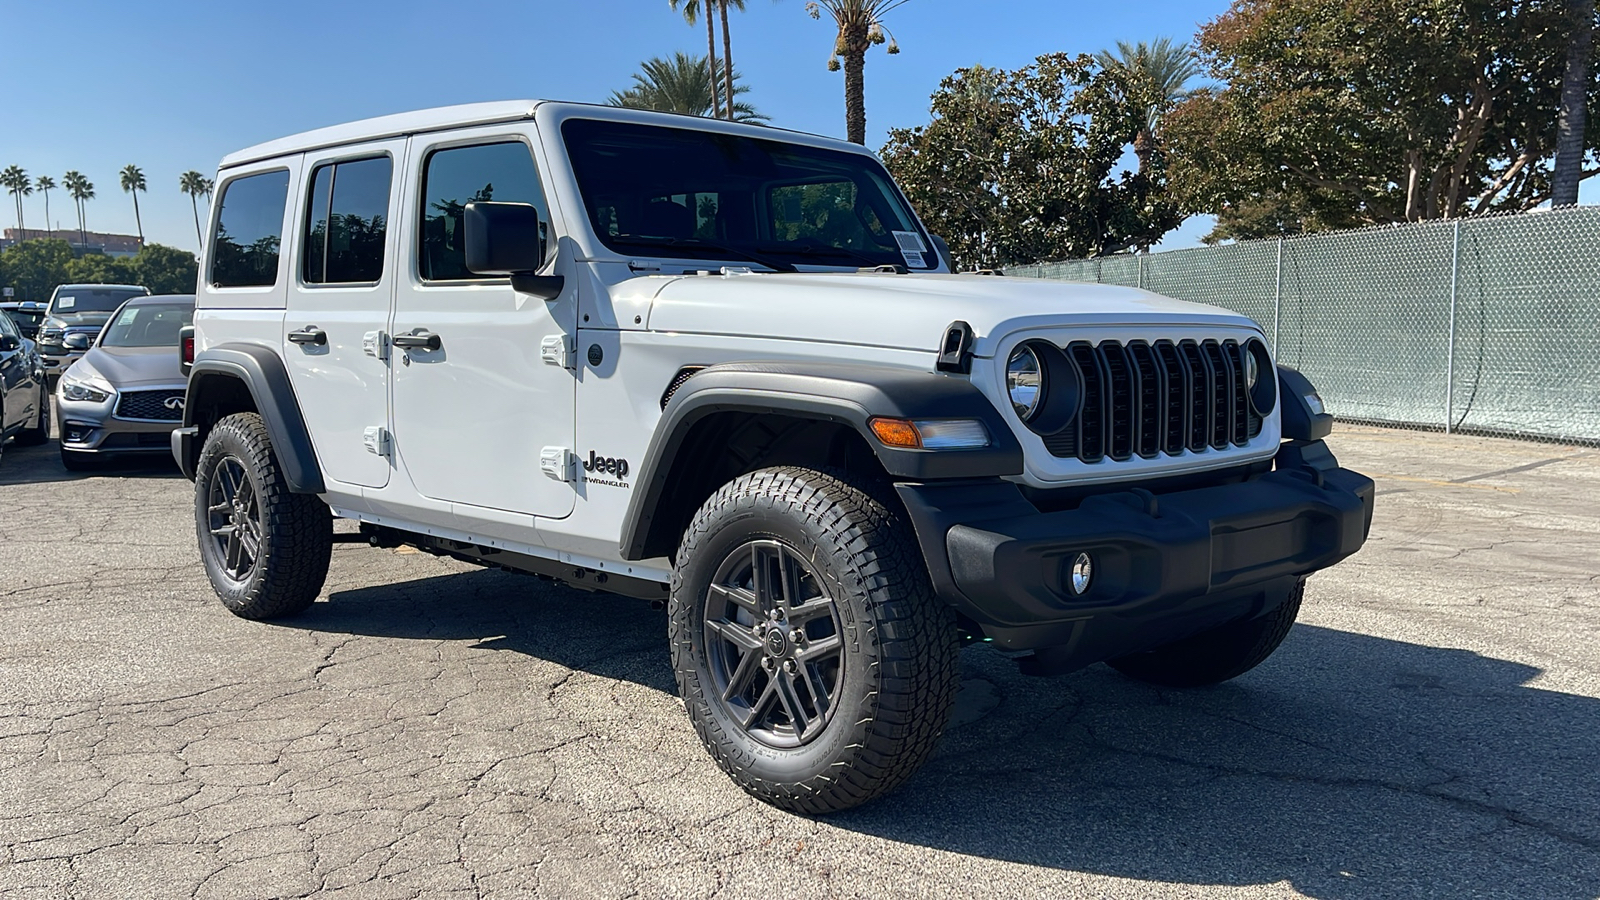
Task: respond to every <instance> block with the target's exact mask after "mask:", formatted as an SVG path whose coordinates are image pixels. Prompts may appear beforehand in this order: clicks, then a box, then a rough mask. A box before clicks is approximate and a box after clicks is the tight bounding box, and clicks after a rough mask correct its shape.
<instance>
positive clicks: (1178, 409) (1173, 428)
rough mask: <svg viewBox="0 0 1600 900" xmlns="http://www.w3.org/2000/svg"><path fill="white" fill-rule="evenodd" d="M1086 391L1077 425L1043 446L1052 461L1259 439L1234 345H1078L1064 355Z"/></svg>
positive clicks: (1147, 454) (1195, 449) (1117, 457)
mask: <svg viewBox="0 0 1600 900" xmlns="http://www.w3.org/2000/svg"><path fill="white" fill-rule="evenodd" d="M1065 350H1066V356H1067V360H1068V361H1069V362H1070V363H1071V365H1072V367H1073V368H1075V369H1076V370H1077V373H1078V377H1079V380H1080V385H1081V386H1082V388H1083V405H1082V408H1081V410H1080V411H1079V413H1078V415H1077V417H1076V418H1075V419H1073V421H1072V422H1071V423H1070V424H1068V425H1067V427H1065V428H1063V429H1062V430H1061V431H1060V432H1058V433H1057V434H1053V435H1047V436H1045V438H1044V443H1045V447H1046V449H1048V450H1049V451H1050V453H1051V454H1052V455H1054V456H1057V457H1061V458H1065V459H1070V458H1074V457H1075V458H1077V459H1079V460H1081V461H1083V462H1085V463H1091V464H1092V463H1099V462H1103V461H1105V460H1106V459H1108V458H1109V459H1111V460H1113V461H1116V462H1123V461H1126V460H1129V459H1132V458H1133V457H1134V456H1135V455H1137V456H1141V457H1144V458H1146V459H1153V458H1155V457H1157V456H1160V455H1161V454H1166V455H1168V456H1177V455H1181V454H1182V453H1184V452H1185V451H1188V452H1191V453H1203V452H1206V451H1208V450H1225V449H1227V448H1228V447H1229V446H1232V445H1243V444H1245V443H1248V442H1249V440H1250V439H1251V438H1254V437H1255V436H1256V435H1258V434H1260V433H1261V425H1262V422H1261V417H1260V416H1258V415H1256V413H1255V411H1254V410H1253V409H1251V407H1250V401H1249V395H1248V392H1247V391H1246V389H1245V369H1244V367H1245V359H1244V352H1245V351H1244V350H1243V348H1242V347H1241V346H1240V345H1239V343H1238V342H1237V341H1220V342H1219V341H1215V340H1205V341H1195V340H1182V341H1169V340H1162V341H1156V342H1155V343H1154V344H1153V345H1152V344H1149V343H1146V342H1144V341H1133V342H1130V343H1128V344H1123V343H1121V342H1119V341H1102V342H1100V343H1099V344H1091V343H1089V342H1088V341H1074V342H1073V343H1071V344H1068V345H1067V347H1066V348H1065Z"/></svg>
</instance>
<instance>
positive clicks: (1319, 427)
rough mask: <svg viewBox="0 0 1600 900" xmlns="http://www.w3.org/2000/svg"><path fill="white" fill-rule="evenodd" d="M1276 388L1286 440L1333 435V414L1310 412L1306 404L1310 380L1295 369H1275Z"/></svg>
mask: <svg viewBox="0 0 1600 900" xmlns="http://www.w3.org/2000/svg"><path fill="white" fill-rule="evenodd" d="M1278 385H1279V391H1278V393H1279V395H1280V399H1279V400H1278V403H1279V405H1280V406H1282V407H1283V419H1282V421H1283V437H1284V439H1285V440H1290V441H1320V440H1322V439H1323V438H1325V437H1327V436H1328V435H1330V434H1332V433H1333V415H1332V414H1331V413H1327V412H1322V413H1314V412H1312V411H1311V407H1310V405H1308V404H1307V403H1306V395H1307V394H1311V393H1315V392H1316V390H1317V389H1316V388H1315V387H1312V385H1311V380H1310V379H1308V378H1306V377H1305V376H1304V375H1301V374H1300V372H1299V371H1298V370H1296V369H1291V368H1289V367H1288V366H1283V365H1280V366H1278Z"/></svg>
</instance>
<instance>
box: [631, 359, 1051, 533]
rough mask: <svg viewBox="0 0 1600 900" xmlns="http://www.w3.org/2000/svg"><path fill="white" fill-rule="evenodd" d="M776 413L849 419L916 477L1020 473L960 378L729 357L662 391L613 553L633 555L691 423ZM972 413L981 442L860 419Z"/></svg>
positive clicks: (987, 407)
mask: <svg viewBox="0 0 1600 900" xmlns="http://www.w3.org/2000/svg"><path fill="white" fill-rule="evenodd" d="M730 411H746V412H751V413H756V414H767V413H781V414H788V415H793V416H796V417H798V418H803V419H813V420H819V421H828V422H838V423H840V424H844V425H849V426H850V427H852V428H854V429H855V430H856V431H857V432H858V433H859V434H860V435H861V436H862V438H863V439H865V440H866V442H867V444H868V446H870V447H872V449H873V451H874V452H875V453H876V454H877V457H878V461H879V462H880V463H881V464H882V465H883V468H884V469H885V470H886V471H887V472H888V473H889V475H890V476H892V477H894V478H897V479H908V480H913V481H924V480H934V479H951V478H978V477H998V476H1002V475H1019V474H1021V473H1022V445H1021V444H1019V443H1017V439H1016V437H1015V435H1013V434H1012V433H1011V429H1010V428H1009V427H1008V426H1007V425H1006V422H1005V420H1004V419H1002V418H1001V417H1000V413H999V411H998V410H996V409H995V407H994V404H992V403H990V402H989V399H988V398H987V397H985V396H984V395H983V394H982V393H981V392H980V391H979V390H978V389H977V388H976V387H974V386H973V385H972V383H971V382H970V381H968V380H967V379H965V378H961V377H958V376H951V375H943V374H938V373H935V372H926V371H916V370H911V369H899V368H891V367H888V366H871V365H849V364H835V363H827V362H762V363H755V362H743V363H741V362H734V363H723V364H721V365H715V366H710V367H707V368H705V369H703V370H701V371H700V372H698V373H696V374H695V376H694V377H693V378H690V379H689V380H688V381H686V382H685V383H684V385H683V387H681V388H680V389H679V390H678V391H677V392H676V393H674V394H673V395H672V399H671V401H670V402H669V403H668V404H667V408H666V409H665V410H664V411H663V412H662V414H661V421H660V423H659V424H658V425H657V426H656V430H655V434H654V435H653V436H652V437H651V439H650V447H649V449H648V450H647V451H646V453H645V459H644V462H643V464H642V465H641V466H640V467H639V478H638V481H637V482H636V485H637V486H636V487H635V489H634V493H633V499H632V500H631V501H630V502H629V504H628V513H627V517H626V518H625V519H624V520H623V523H622V538H621V543H620V549H621V553H622V558H623V559H643V558H644V556H645V548H646V544H647V543H648V540H649V533H650V523H651V521H652V520H653V518H654V516H655V512H656V508H657V506H658V505H659V504H660V502H661V499H662V497H663V495H664V494H665V493H666V489H667V486H668V485H667V481H668V478H669V477H670V475H671V472H672V464H673V460H674V459H675V458H676V457H677V454H678V450H679V448H680V447H681V446H682V445H683V442H684V440H685V439H686V438H687V437H688V435H689V433H690V431H691V430H692V429H693V427H694V425H695V423H697V422H699V421H700V420H701V419H703V418H705V417H706V416H709V415H712V414H713V413H719V412H730ZM876 416H887V417H891V418H899V419H927V418H941V419H945V418H950V419H978V420H981V421H982V422H983V423H984V426H985V427H986V428H987V429H988V431H989V439H990V444H989V446H988V447H985V448H982V449H977V450H905V449H897V448H892V447H885V446H883V445H882V444H881V443H879V442H878V441H877V439H876V438H874V437H873V436H872V431H871V429H870V428H869V427H868V425H867V421H868V420H869V419H871V418H873V417H876Z"/></svg>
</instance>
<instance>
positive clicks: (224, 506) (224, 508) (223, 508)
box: [206, 500, 233, 534]
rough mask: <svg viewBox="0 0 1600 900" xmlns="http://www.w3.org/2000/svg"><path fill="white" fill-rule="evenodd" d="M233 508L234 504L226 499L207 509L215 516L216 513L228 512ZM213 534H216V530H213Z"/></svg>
mask: <svg viewBox="0 0 1600 900" xmlns="http://www.w3.org/2000/svg"><path fill="white" fill-rule="evenodd" d="M231 509H233V504H231V503H229V502H228V501H226V500H224V501H222V502H221V503H217V504H215V505H213V506H210V507H208V508H207V509H206V511H207V512H209V513H210V514H211V515H213V516H215V515H217V514H219V513H225V512H228V511H229V510H231ZM212 534H216V532H214V531H213V532H212Z"/></svg>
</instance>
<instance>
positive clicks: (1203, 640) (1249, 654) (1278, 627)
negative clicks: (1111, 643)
mask: <svg viewBox="0 0 1600 900" xmlns="http://www.w3.org/2000/svg"><path fill="white" fill-rule="evenodd" d="M1305 587H1306V582H1305V579H1304V578H1302V579H1300V580H1299V581H1297V582H1295V586H1294V589H1293V590H1292V591H1291V592H1290V594H1289V596H1288V598H1287V599H1285V600H1284V601H1283V603H1282V604H1281V605H1280V606H1279V607H1278V608H1277V609H1274V610H1272V611H1271V612H1268V613H1267V614H1266V615H1264V616H1257V617H1256V618H1254V619H1246V620H1244V621H1242V622H1229V623H1228V624H1226V625H1220V626H1218V627H1216V628H1213V629H1211V630H1209V631H1202V632H1201V633H1199V634H1197V635H1195V636H1193V637H1188V638H1184V639H1183V640H1181V641H1177V642H1175V643H1171V644H1167V645H1166V646H1164V647H1157V648H1155V649H1154V650H1146V651H1145V652H1143V653H1134V654H1131V655H1129V656H1123V657H1119V658H1117V659H1113V660H1108V664H1109V665H1110V666H1111V667H1112V668H1113V669H1116V670H1117V671H1118V672H1121V673H1122V674H1124V675H1127V676H1128V677H1130V678H1137V679H1138V680H1140V681H1146V682H1149V683H1151V684H1159V685H1163V686H1166V687H1203V686H1205V685H1210V684H1220V683H1221V682H1224V681H1227V680H1229V679H1230V678H1238V677H1239V676H1240V675H1243V674H1244V673H1246V672H1248V671H1250V670H1251V669H1254V668H1255V667H1256V666H1259V665H1261V664H1262V663H1263V662H1265V661H1266V659H1267V657H1269V656H1271V655H1272V652H1273V651H1274V650H1276V649H1278V645H1279V644H1281V643H1283V639H1284V638H1285V637H1288V635H1289V629H1290V628H1291V627H1293V626H1294V620H1295V617H1296V616H1298V615H1299V614H1300V598H1301V596H1302V595H1303V594H1304V593H1305Z"/></svg>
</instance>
